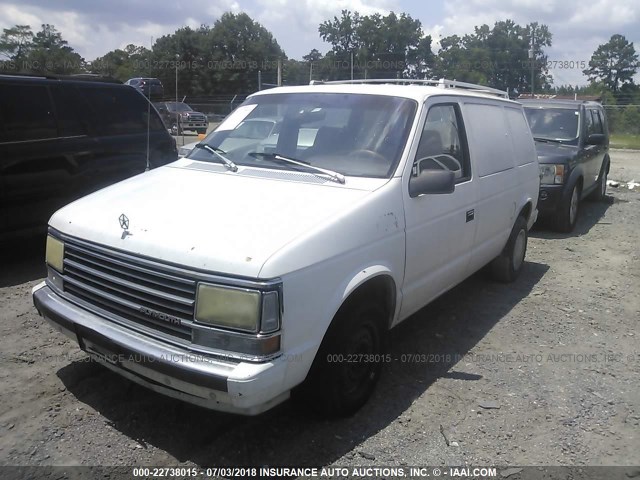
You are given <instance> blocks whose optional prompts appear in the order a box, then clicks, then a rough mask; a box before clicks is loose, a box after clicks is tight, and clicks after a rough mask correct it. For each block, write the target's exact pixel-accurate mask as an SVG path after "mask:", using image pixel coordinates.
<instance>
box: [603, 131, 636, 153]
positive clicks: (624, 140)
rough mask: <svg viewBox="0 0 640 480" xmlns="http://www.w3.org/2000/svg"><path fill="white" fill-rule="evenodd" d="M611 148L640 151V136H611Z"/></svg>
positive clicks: (619, 134) (624, 134)
mask: <svg viewBox="0 0 640 480" xmlns="http://www.w3.org/2000/svg"><path fill="white" fill-rule="evenodd" d="M609 146H610V147H611V148H629V149H634V150H640V135H632V134H630V133H616V134H611V136H610V137H609Z"/></svg>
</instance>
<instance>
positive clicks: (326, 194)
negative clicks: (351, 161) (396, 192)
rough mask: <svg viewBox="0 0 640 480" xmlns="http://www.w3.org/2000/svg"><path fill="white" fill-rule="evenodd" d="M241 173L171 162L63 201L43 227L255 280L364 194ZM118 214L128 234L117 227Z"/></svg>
mask: <svg viewBox="0 0 640 480" xmlns="http://www.w3.org/2000/svg"><path fill="white" fill-rule="evenodd" d="M194 163H196V162H194ZM248 171H249V170H247V169H244V168H242V167H241V169H240V171H239V172H238V173H232V172H228V171H225V172H211V171H202V170H194V169H188V168H181V167H176V164H175V163H174V164H172V165H170V166H166V167H161V168H158V169H155V170H152V171H150V172H147V173H144V174H141V175H138V176H136V177H133V178H130V179H128V180H125V181H123V182H120V183H118V184H116V185H112V186H110V187H107V188H105V189H103V190H100V191H98V192H96V193H93V194H91V195H89V196H87V197H84V198H82V199H80V200H77V201H76V202H73V203H71V204H69V205H67V206H66V207H64V208H62V209H61V210H59V211H57V212H56V213H55V214H54V215H53V217H52V218H51V220H50V226H51V227H52V228H54V229H56V230H59V231H60V232H62V233H64V234H67V235H70V236H74V237H78V238H80V239H83V240H88V241H91V242H95V243H98V244H101V245H104V246H108V247H112V248H116V249H119V250H124V251H127V252H130V253H133V254H138V255H144V256H147V257H151V258H154V259H158V260H161V261H167V262H171V263H174V264H179V265H183V266H185V267H191V268H194V269H198V270H205V271H209V272H217V273H222V274H229V275H234V276H242V277H248V278H260V270H261V268H262V266H263V265H264V264H265V262H266V261H267V260H268V259H269V257H271V256H272V255H273V254H274V253H276V252H277V251H278V250H280V249H282V248H283V247H284V246H285V245H287V244H288V243H289V242H291V241H293V240H294V239H295V238H297V237H298V236H300V235H302V234H304V233H307V232H309V231H310V230H311V229H313V228H314V227H315V226H317V225H319V224H321V223H323V222H326V221H327V220H328V219H331V218H332V216H335V215H338V214H342V213H344V211H345V210H347V209H349V208H351V207H352V206H353V205H354V203H356V202H357V201H358V200H359V199H361V198H363V197H364V196H366V195H367V194H369V193H370V190H363V189H355V188H349V187H348V185H339V184H336V183H331V182H327V183H321V184H317V183H311V182H304V181H291V180H282V179H278V178H256V177H252V176H248V175H247V172H248ZM310 177H311V179H317V178H318V177H313V176H310ZM123 214H124V215H125V216H126V217H127V219H128V221H129V227H128V230H127V231H128V232H129V234H128V235H123V229H122V228H121V226H120V221H119V217H120V216H121V215H123Z"/></svg>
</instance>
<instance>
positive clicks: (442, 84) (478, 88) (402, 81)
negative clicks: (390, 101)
mask: <svg viewBox="0 0 640 480" xmlns="http://www.w3.org/2000/svg"><path fill="white" fill-rule="evenodd" d="M362 83H368V84H379V85H385V84H396V85H430V86H435V87H439V88H461V89H464V90H472V91H474V92H479V93H487V94H489V95H496V96H498V97H504V98H509V93H508V92H505V91H504V90H498V89H497V88H491V87H487V86H485V85H477V84H475V83H467V82H458V81H456V80H448V79H446V78H440V79H412V78H370V79H361V80H332V81H328V82H323V81H318V80H311V82H310V85H347V84H351V85H354V84H362Z"/></svg>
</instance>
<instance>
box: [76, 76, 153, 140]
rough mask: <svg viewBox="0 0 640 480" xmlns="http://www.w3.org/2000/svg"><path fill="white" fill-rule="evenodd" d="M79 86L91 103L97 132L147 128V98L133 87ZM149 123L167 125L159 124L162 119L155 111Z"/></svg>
mask: <svg viewBox="0 0 640 480" xmlns="http://www.w3.org/2000/svg"><path fill="white" fill-rule="evenodd" d="M79 90H80V92H81V94H82V96H83V97H84V98H85V100H86V101H87V103H88V104H89V112H88V113H89V116H90V123H91V124H92V125H96V126H97V129H98V131H96V132H95V133H96V134H97V135H121V134H127V133H140V132H146V131H147V105H146V100H145V99H144V97H143V96H141V95H140V94H138V93H136V92H135V91H134V90H129V89H121V88H112V89H105V88H100V89H97V88H91V87H80V88H79ZM152 113H153V110H152ZM150 127H151V130H157V129H159V128H164V127H162V126H160V125H159V119H158V118H156V116H155V115H153V114H152V116H151V125H150Z"/></svg>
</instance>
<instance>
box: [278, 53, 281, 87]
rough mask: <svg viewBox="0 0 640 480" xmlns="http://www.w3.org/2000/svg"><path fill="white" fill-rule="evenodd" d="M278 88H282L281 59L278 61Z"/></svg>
mask: <svg viewBox="0 0 640 480" xmlns="http://www.w3.org/2000/svg"><path fill="white" fill-rule="evenodd" d="M278 86H279V87H281V86H282V59H281V58H279V59H278Z"/></svg>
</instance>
